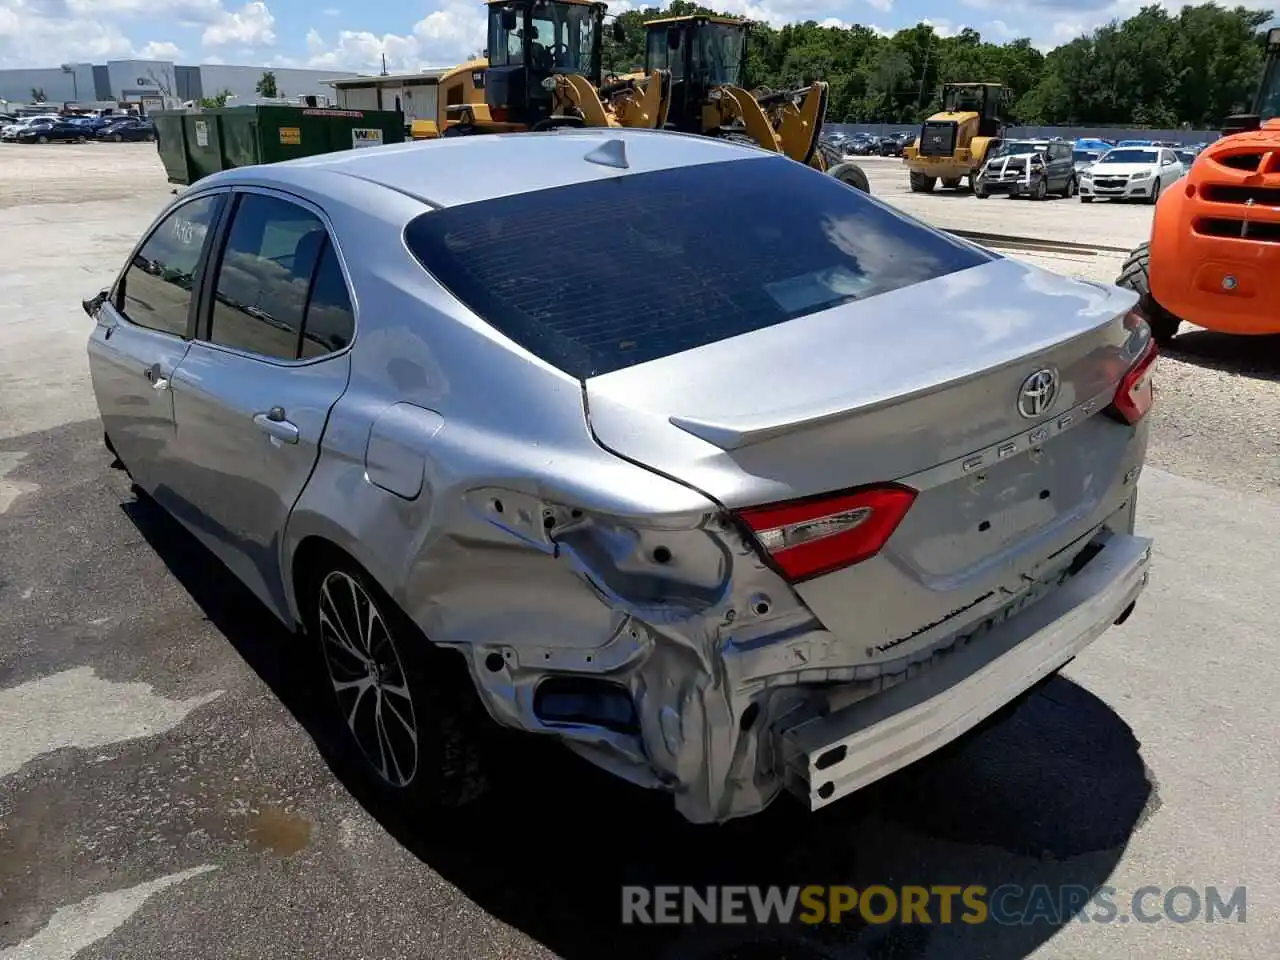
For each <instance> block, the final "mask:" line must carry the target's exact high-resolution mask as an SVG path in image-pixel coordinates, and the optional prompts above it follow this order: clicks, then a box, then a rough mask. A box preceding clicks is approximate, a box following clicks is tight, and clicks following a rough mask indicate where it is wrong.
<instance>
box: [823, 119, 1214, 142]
mask: <svg viewBox="0 0 1280 960" xmlns="http://www.w3.org/2000/svg"><path fill="white" fill-rule="evenodd" d="M824 129H826V130H829V131H831V132H832V133H836V132H839V133H874V134H878V135H879V136H885V135H887V134H890V133H897V132H898V131H899V130H901V131H904V132H905V131H910V132H918V131H919V129H920V126H919V124H914V125H913V124H909V123H828V124H826V125H825V126H824ZM1009 136H1010V137H1017V138H1019V139H1028V140H1030V139H1033V138H1034V139H1042V138H1048V137H1061V138H1062V139H1064V140H1078V139H1080V138H1081V137H1086V138H1092V139H1098V138H1103V137H1105V138H1106V139H1108V140H1169V141H1171V142H1173V143H1186V144H1193V143H1212V142H1213V141H1214V140H1217V139H1218V137H1220V136H1222V133H1221V131H1218V130H1141V129H1138V128H1136V127H1135V128H1132V129H1125V128H1123V127H1033V126H1026V127H1009Z"/></svg>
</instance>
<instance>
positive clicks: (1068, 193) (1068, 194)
mask: <svg viewBox="0 0 1280 960" xmlns="http://www.w3.org/2000/svg"><path fill="white" fill-rule="evenodd" d="M1062 195H1063V197H1065V198H1066V199H1068V200H1070V199H1071V198H1072V197H1074V196H1075V195H1076V178H1075V177H1071V178H1070V179H1069V180H1068V181H1067V189H1066V190H1064V191H1063V193H1062Z"/></svg>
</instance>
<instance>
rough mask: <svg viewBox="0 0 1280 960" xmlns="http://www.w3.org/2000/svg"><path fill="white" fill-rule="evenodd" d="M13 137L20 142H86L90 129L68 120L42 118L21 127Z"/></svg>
mask: <svg viewBox="0 0 1280 960" xmlns="http://www.w3.org/2000/svg"><path fill="white" fill-rule="evenodd" d="M13 139H14V140H16V141H17V142H18V143H77V142H78V143H84V142H86V141H87V140H88V139H89V131H88V130H86V129H85V128H84V126H82V125H81V124H78V123H71V122H69V121H67V120H41V121H39V122H37V123H29V124H27V125H26V126H24V127H22V128H20V129H19V130H18V131H17V132H16V133H15V134H14V135H13Z"/></svg>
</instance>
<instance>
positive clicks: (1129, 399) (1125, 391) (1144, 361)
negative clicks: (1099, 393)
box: [1111, 340, 1157, 424]
mask: <svg viewBox="0 0 1280 960" xmlns="http://www.w3.org/2000/svg"><path fill="white" fill-rule="evenodd" d="M1156 356H1157V350H1156V342H1155V340H1148V341H1147V345H1146V347H1145V348H1143V351H1142V355H1141V356H1140V357H1138V360H1137V362H1136V363H1135V364H1134V365H1133V366H1132V367H1130V368H1129V372H1128V373H1126V374H1125V375H1124V376H1123V377H1122V378H1121V379H1120V386H1119V387H1117V388H1116V395H1115V398H1114V399H1113V400H1112V401H1111V408H1112V409H1113V410H1114V411H1115V412H1116V413H1117V414H1119V416H1120V418H1121V419H1122V420H1124V422H1125V423H1129V424H1134V423H1137V422H1138V421H1139V420H1141V419H1142V418H1143V417H1145V416H1146V415H1147V411H1148V410H1150V409H1151V404H1152V403H1154V402H1155V387H1154V386H1153V384H1152V378H1153V377H1154V376H1155V372H1156Z"/></svg>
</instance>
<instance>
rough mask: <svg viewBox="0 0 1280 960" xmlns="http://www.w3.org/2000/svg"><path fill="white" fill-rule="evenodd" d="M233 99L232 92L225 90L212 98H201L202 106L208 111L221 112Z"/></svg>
mask: <svg viewBox="0 0 1280 960" xmlns="http://www.w3.org/2000/svg"><path fill="white" fill-rule="evenodd" d="M230 99H231V91H230V90H223V91H222V92H221V93H217V94H214V95H213V96H212V97H201V98H200V106H202V107H204V108H205V109H206V110H220V109H221V108H223V107H225V106H226V105H227V101H228V100H230Z"/></svg>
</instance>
